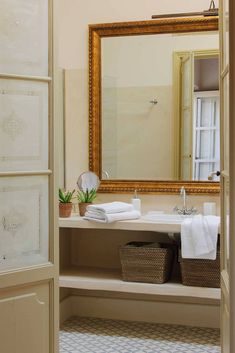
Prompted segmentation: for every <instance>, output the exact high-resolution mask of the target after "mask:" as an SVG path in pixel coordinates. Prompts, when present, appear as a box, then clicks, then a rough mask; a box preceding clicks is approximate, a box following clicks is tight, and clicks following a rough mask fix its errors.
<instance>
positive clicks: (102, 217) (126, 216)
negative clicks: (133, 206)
mask: <svg viewBox="0 0 235 353" xmlns="http://www.w3.org/2000/svg"><path fill="white" fill-rule="evenodd" d="M83 218H84V219H86V220H89V221H94V222H100V223H113V222H116V221H125V220H132V219H138V218H140V212H139V211H135V210H134V211H129V212H118V213H105V212H100V211H96V212H93V211H87V212H86V213H85V217H83Z"/></svg>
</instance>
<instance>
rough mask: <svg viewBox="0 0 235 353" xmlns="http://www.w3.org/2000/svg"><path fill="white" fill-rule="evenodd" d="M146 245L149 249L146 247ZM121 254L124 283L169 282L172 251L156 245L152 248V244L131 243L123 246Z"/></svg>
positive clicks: (120, 250)
mask: <svg viewBox="0 0 235 353" xmlns="http://www.w3.org/2000/svg"><path fill="white" fill-rule="evenodd" d="M152 244H153V243H152ZM146 245H148V247H144V246H146ZM119 253H120V260H121V264H122V278H123V280H124V281H129V282H145V283H164V282H166V281H167V280H168V278H169V276H170V272H171V267H172V266H171V265H172V259H173V251H172V249H170V248H167V247H165V248H164V247H160V248H158V247H154V245H153V246H152V247H151V243H143V242H131V243H128V244H126V245H124V246H121V247H120V249H119Z"/></svg>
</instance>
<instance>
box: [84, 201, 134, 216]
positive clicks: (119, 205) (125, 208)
mask: <svg viewBox="0 0 235 353" xmlns="http://www.w3.org/2000/svg"><path fill="white" fill-rule="evenodd" d="M133 210H134V207H133V206H132V204H130V203H126V202H118V201H115V202H107V203H102V204H95V205H89V206H87V211H101V212H104V213H107V214H108V213H119V212H129V211H133Z"/></svg>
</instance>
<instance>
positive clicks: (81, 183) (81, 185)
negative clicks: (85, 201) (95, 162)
mask: <svg viewBox="0 0 235 353" xmlns="http://www.w3.org/2000/svg"><path fill="white" fill-rule="evenodd" d="M99 185H100V180H99V178H98V176H97V175H96V174H95V173H92V172H84V173H82V174H81V175H79V177H78V181H77V186H78V189H79V190H81V191H87V190H88V191H91V190H92V189H95V190H97V189H98V188H99Z"/></svg>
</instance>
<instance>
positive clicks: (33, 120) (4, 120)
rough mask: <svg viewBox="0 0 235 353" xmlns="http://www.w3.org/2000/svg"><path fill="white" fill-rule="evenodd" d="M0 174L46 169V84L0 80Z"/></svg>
mask: <svg viewBox="0 0 235 353" xmlns="http://www.w3.org/2000/svg"><path fill="white" fill-rule="evenodd" d="M0 107H1V110H0V172H5V171H19V170H21V171H25V170H42V169H44V170H46V169H48V84H47V83H41V82H31V81H21V80H10V79H0Z"/></svg>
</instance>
